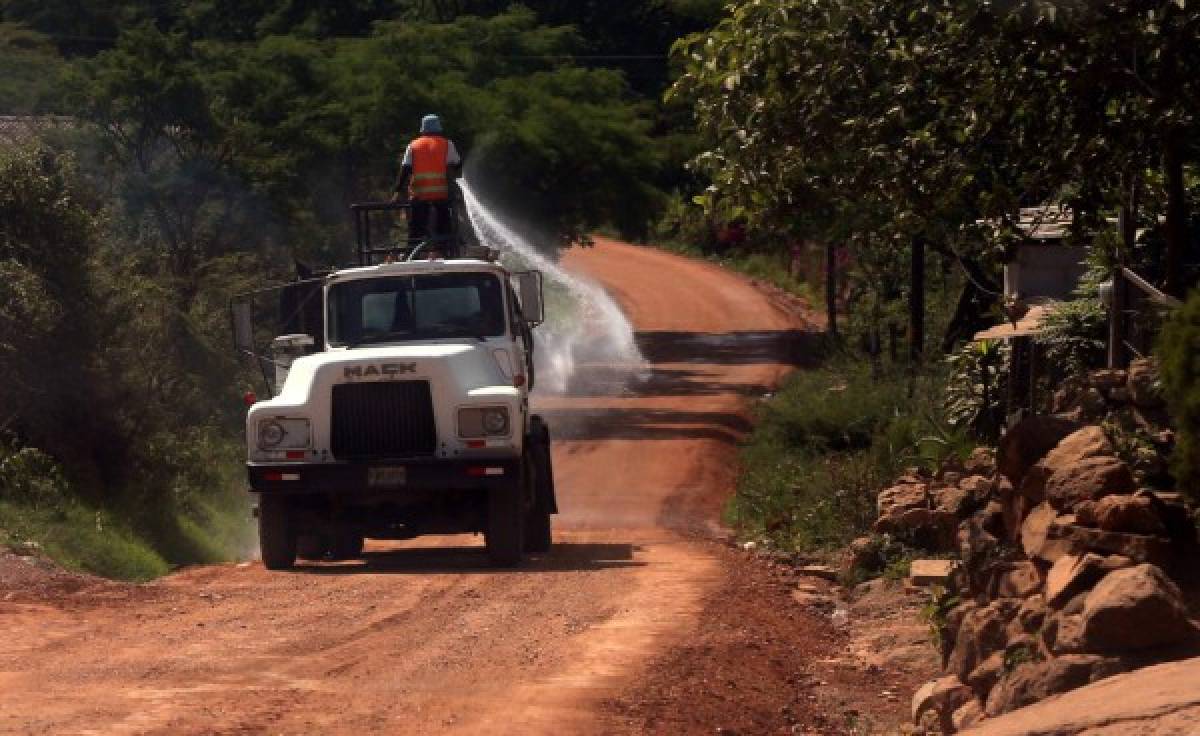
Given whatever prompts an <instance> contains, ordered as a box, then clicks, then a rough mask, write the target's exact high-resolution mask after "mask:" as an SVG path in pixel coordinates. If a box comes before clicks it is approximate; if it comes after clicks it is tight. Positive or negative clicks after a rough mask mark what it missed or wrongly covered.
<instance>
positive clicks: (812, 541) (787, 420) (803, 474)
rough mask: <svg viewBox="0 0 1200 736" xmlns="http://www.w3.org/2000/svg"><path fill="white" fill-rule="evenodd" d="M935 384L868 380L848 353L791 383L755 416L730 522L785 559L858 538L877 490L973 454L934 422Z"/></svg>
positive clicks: (897, 372) (880, 376) (870, 375)
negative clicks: (916, 470)
mask: <svg viewBox="0 0 1200 736" xmlns="http://www.w3.org/2000/svg"><path fill="white" fill-rule="evenodd" d="M937 379H938V377H937V376H923V377H920V378H917V379H914V378H913V377H912V376H911V375H909V374H907V373H906V372H905V371H904V370H902V369H898V368H896V367H888V368H884V369H880V370H877V371H872V370H871V368H870V367H869V365H868V364H866V363H864V362H863V361H859V360H857V359H855V358H854V356H851V355H845V354H839V355H833V356H830V357H829V358H828V359H827V361H826V364H825V365H824V366H822V367H820V368H817V369H813V370H802V371H798V372H796V373H795V374H793V375H792V376H791V377H790V378H789V379H788V380H787V381H786V382H785V384H784V385H783V387H782V388H781V389H780V391H779V392H778V393H777V394H776V395H774V396H772V397H771V398H770V399H769V400H767V401H764V402H763V403H762V405H761V406H760V408H759V410H758V426H757V427H756V429H755V430H754V432H753V434H752V435H751V437H750V439H749V441H748V442H747V443H746V445H745V447H744V448H743V450H742V453H741V461H742V467H743V471H742V475H741V478H740V480H739V483H738V492H737V495H736V496H735V497H734V499H733V501H732V502H731V503H730V506H729V511H728V518H729V520H730V521H731V522H732V523H734V524H735V525H736V526H737V527H738V528H739V529H740V530H741V531H742V534H743V535H744V536H745V537H746V538H747V539H750V540H755V541H763V542H766V543H768V544H769V545H770V546H771V547H772V548H774V549H777V550H781V551H785V552H791V551H802V552H822V551H825V552H828V551H831V550H833V549H836V548H838V547H841V546H843V545H845V544H846V543H848V542H850V541H851V540H852V539H854V538H855V537H858V536H860V535H861V534H862V533H863V531H864V530H865V529H866V528H868V527H869V526H870V524H871V522H872V521H874V520H875V517H876V516H877V512H876V509H875V496H876V494H878V492H879V489H880V488H881V487H882V486H884V485H886V484H887V483H888V482H890V481H891V480H892V479H893V478H895V477H896V475H898V474H899V473H900V472H901V471H903V470H904V469H905V468H908V467H923V468H936V467H937V466H938V465H939V464H940V463H941V462H942V461H943V460H945V459H946V458H947V457H950V456H965V454H966V453H967V452H969V451H970V450H971V448H972V446H973V445H972V444H971V440H970V438H969V437H968V436H967V435H966V434H965V433H963V432H961V431H958V430H955V429H954V428H952V427H950V426H948V425H946V424H945V423H944V422H943V421H942V420H941V418H940V411H939V403H940V402H939V397H938V396H937V391H938V388H939V386H940V382H939V381H938V380H937Z"/></svg>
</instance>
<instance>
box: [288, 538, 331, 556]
mask: <svg viewBox="0 0 1200 736" xmlns="http://www.w3.org/2000/svg"><path fill="white" fill-rule="evenodd" d="M328 551H329V541H328V540H327V539H326V538H325V537H323V536H321V535H320V534H298V535H296V556H297V557H299V558H300V559H302V560H323V559H325V554H326V553H327V552H328Z"/></svg>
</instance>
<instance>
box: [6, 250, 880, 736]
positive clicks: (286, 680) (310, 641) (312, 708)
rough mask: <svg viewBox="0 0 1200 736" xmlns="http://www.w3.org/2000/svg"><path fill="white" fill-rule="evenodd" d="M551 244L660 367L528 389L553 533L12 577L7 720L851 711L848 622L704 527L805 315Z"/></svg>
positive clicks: (490, 719) (487, 720)
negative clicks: (543, 392)
mask: <svg viewBox="0 0 1200 736" xmlns="http://www.w3.org/2000/svg"><path fill="white" fill-rule="evenodd" d="M566 264H567V266H568V268H570V269H572V270H575V271H578V272H581V273H585V274H588V275H590V276H591V277H592V278H594V279H595V280H596V281H598V282H600V283H601V284H603V285H604V286H605V287H606V288H607V289H609V290H610V291H611V293H612V294H613V295H614V296H615V298H616V299H617V300H618V302H619V303H620V305H621V307H622V308H623V309H624V310H625V311H626V313H627V314H628V315H629V317H630V319H631V321H632V322H633V324H634V325H635V326H636V329H637V330H638V331H639V333H640V334H639V338H640V340H639V341H640V344H641V345H642V347H643V350H644V352H645V354H646V356H647V358H648V359H649V361H650V363H651V365H650V366H649V368H650V370H649V371H648V372H647V373H645V374H643V375H642V376H641V378H640V379H639V380H637V381H635V382H633V383H632V384H626V385H616V384H614V383H613V382H612V381H611V380H609V379H606V378H604V377H605V376H608V377H609V378H611V373H612V372H611V370H605V369H604V367H603V366H594V367H593V369H592V370H591V373H589V372H588V370H586V369H585V371H584V372H583V374H582V376H581V378H580V380H579V381H577V382H576V385H572V386H571V388H570V390H569V391H568V392H567V395H564V396H551V397H541V398H540V399H538V401H537V402H536V403H538V404H539V410H540V411H542V412H543V413H544V414H546V415H547V417H548V419H549V423H550V426H551V430H552V432H553V433H554V435H555V437H556V440H555V445H554V456H555V464H556V471H557V480H558V483H557V485H558V488H559V494H560V506H561V507H562V510H563V514H562V516H561V517H560V518H559V520H558V522H557V527H556V533H555V543H556V544H555V548H554V551H553V552H552V554H551V555H549V556H548V557H547V558H546V559H542V560H536V561H533V562H532V563H530V564H528V565H527V566H525V567H523V568H521V569H518V570H512V571H498V570H492V569H489V568H487V567H486V566H485V565H484V557H483V556H482V554H481V551H480V549H479V547H480V545H481V541H480V540H479V539H476V538H473V537H470V536H463V537H449V538H442V539H437V540H418V541H417V542H415V543H406V544H394V543H391V544H378V543H373V544H370V545H369V546H368V551H367V553H366V559H365V560H364V561H361V562H352V563H341V564H335V563H326V564H312V565H303V566H301V567H299V568H297V570H296V571H294V572H290V573H268V572H267V571H265V570H264V569H263V568H262V567H261V565H259V564H257V563H255V564H241V565H233V564H230V565H223V566H214V567H204V568H194V569H189V570H184V571H182V572H179V573H177V574H174V575H171V576H169V577H167V578H165V579H163V580H160V581H157V582H155V583H152V584H148V585H142V586H131V585H116V584H107V583H105V584H98V583H95V582H94V581H88V580H79V579H74V578H71V579H63V580H61V581H58V582H52V581H51V582H45V581H43V583H36V584H35V583H34V582H31V581H26V583H25V584H22V583H21V582H20V581H15V580H10V581H8V583H3V584H0V591H7V593H6V594H5V595H7V596H8V600H7V601H4V602H0V732H3V733H33V734H51V733H52V734H59V733H103V734H129V733H153V734H218V733H220V734H226V733H238V734H258V733H271V734H279V733H286V734H291V733H295V734H300V733H303V734H314V733H331V734H361V733H389V734H391V733H422V734H426V733H438V734H443V733H521V734H534V733H572V734H573V733H631V732H632V733H637V732H645V733H709V734H711V733H715V732H718V731H717V729H728V731H726V732H738V733H779V732H783V733H807V732H814V733H840V732H844V731H846V730H847V729H848V728H850V727H852V726H854V725H855V723H857V721H856V719H857V716H856V715H854V714H848V713H847V711H849V710H854V709H855V706H853V705H852V704H848V703H847V702H846V701H847V698H848V697H851V696H847V695H845V693H861V692H866V691H870V690H875V689H877V688H879V687H882V686H884V685H883V684H881V683H883V680H882V679H881V678H882V677H883V675H872V674H870V673H869V672H868V673H866V674H863V673H862V672H860V670H858V669H856V668H855V667H853V666H843V665H841V664H838V662H840V661H843V660H838V659H837V657H838V656H841V654H840V652H841V649H844V648H845V647H846V646H847V641H848V639H847V637H846V636H845V635H844V634H842V633H838V632H836V631H835V630H834V629H833V628H832V626H831V624H830V623H829V619H828V617H827V616H825V615H818V614H816V613H811V612H808V611H806V610H805V609H802V608H800V607H799V606H796V605H794V604H792V602H791V600H790V598H789V590H790V588H791V587H792V585H793V582H794V581H792V580H791V578H790V577H788V576H787V575H786V574H785V573H783V572H780V571H778V570H776V571H772V570H770V569H767V568H766V567H764V566H763V565H762V564H760V563H759V562H756V561H753V560H749V559H748V558H747V557H746V555H744V554H742V553H741V552H738V551H732V550H730V549H728V548H727V547H726V546H724V545H723V544H721V543H719V542H717V541H714V538H715V537H719V536H720V535H721V534H722V530H721V529H720V527H719V523H718V519H719V510H720V507H721V504H722V502H723V501H724V499H725V498H727V496H728V495H729V493H730V492H731V490H732V487H733V483H734V480H735V473H736V466H735V462H734V454H735V449H736V448H735V443H736V441H737V440H738V438H739V437H741V436H742V435H743V434H744V432H745V431H746V430H748V428H749V420H748V415H747V412H746V409H747V397H748V396H754V395H758V394H761V393H763V392H765V391H768V390H770V389H771V388H772V387H773V386H775V385H776V384H777V382H778V381H779V380H780V378H781V377H782V376H783V375H784V373H785V372H786V371H787V370H789V369H790V366H791V365H792V364H794V363H796V362H800V361H802V360H803V358H804V355H803V350H804V346H805V337H804V334H803V330H804V329H805V326H806V321H805V318H804V315H803V314H800V313H798V312H796V311H795V310H791V309H786V308H783V307H781V306H780V303H779V302H778V300H772V299H770V298H768V297H766V296H764V295H763V293H762V292H761V291H759V290H757V289H755V288H754V287H753V286H752V285H751V284H749V283H748V282H746V281H745V280H743V279H741V278H739V277H737V276H734V275H731V274H729V273H727V272H725V271H722V270H720V269H718V268H716V267H713V266H710V265H708V264H704V263H700V262H696V261H691V260H687V259H683V258H679V257H676V256H672V255H669V254H666V253H662V252H659V251H655V250H652V249H648V248H640V247H634V246H629V245H624V244H620V243H616V242H612V241H608V240H600V241H599V242H598V244H597V246H596V247H595V248H590V249H577V250H575V251H573V252H571V253H570V254H569V255H568V257H567V258H566ZM589 376H590V378H589ZM7 569H8V568H6V567H4V566H0V577H2V576H5V575H7V574H8V573H6V570H7ZM14 569H15V568H14ZM0 597H4V596H3V595H0ZM839 668H841V669H839ZM841 670H845V672H844V673H843V674H842V675H838V677H840V679H838V677H835V676H834V675H831V674H828V673H830V672H833V673H835V674H836V673H837V672H839V671H841ZM839 688H841V689H839ZM843 691H844V692H843ZM853 697H860V696H859V695H853ZM902 710H903V704H900V705H895V704H891V703H890V701H889V703H888V704H886V705H885V706H882V711H881V712H884V713H885V714H888V715H887V717H888V718H893V720H894V717H895V715H896V713H899V712H901V711H902Z"/></svg>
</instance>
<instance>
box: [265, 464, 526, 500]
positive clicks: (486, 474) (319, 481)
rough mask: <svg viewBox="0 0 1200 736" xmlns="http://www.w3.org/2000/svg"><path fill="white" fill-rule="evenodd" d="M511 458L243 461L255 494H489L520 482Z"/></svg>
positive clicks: (518, 467)
mask: <svg viewBox="0 0 1200 736" xmlns="http://www.w3.org/2000/svg"><path fill="white" fill-rule="evenodd" d="M520 473H521V469H520V461H519V460H518V459H516V458H504V459H498V458H497V459H486V460H485V459H480V460H473V461H464V460H425V461H413V462H404V463H379V464H359V463H353V464H351V463H246V474H247V476H248V478H249V481H250V490H251V491H252V492H254V493H272V494H274V493H280V494H314V493H338V494H354V493H371V494H380V493H385V494H386V493H395V494H403V493H405V492H406V491H439V490H455V491H469V490H481V491H487V490H493V489H500V488H511V487H512V485H513V484H514V483H518V482H519V481H520Z"/></svg>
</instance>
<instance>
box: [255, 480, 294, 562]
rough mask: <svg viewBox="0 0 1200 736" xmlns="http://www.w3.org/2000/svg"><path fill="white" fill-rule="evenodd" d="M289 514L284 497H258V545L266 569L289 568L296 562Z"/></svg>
mask: <svg viewBox="0 0 1200 736" xmlns="http://www.w3.org/2000/svg"><path fill="white" fill-rule="evenodd" d="M289 516H290V515H289V513H288V505H287V499H286V498H278V497H274V496H266V495H263V496H261V497H260V498H259V501H258V546H259V547H260V548H261V550H262V561H263V566H264V567H266V568H267V569H268V570H290V569H291V568H292V566H294V565H295V564H296V535H295V533H294V532H293V531H292V524H291V519H290V518H289Z"/></svg>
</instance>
